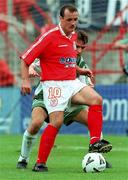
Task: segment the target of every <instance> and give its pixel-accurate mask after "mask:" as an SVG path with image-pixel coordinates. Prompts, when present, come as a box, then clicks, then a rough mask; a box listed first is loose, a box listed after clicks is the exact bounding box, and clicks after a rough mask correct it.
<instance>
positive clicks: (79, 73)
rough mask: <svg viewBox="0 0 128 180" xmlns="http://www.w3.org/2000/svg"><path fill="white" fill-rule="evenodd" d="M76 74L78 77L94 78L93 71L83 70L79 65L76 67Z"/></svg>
mask: <svg viewBox="0 0 128 180" xmlns="http://www.w3.org/2000/svg"><path fill="white" fill-rule="evenodd" d="M76 72H77V74H78V75H86V76H89V77H92V76H93V74H92V71H91V70H90V69H88V68H81V67H79V66H78V65H76Z"/></svg>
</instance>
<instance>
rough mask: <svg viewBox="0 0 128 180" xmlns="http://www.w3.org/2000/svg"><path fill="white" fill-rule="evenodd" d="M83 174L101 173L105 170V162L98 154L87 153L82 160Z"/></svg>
mask: <svg viewBox="0 0 128 180" xmlns="http://www.w3.org/2000/svg"><path fill="white" fill-rule="evenodd" d="M82 168H83V170H84V172H101V171H104V170H105V168H106V161H105V159H104V157H103V155H102V154H100V153H88V154H86V155H85V156H84V159H83V160H82Z"/></svg>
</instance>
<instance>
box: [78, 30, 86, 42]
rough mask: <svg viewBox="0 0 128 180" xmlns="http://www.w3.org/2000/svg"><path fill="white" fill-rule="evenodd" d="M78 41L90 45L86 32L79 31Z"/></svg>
mask: <svg viewBox="0 0 128 180" xmlns="http://www.w3.org/2000/svg"><path fill="white" fill-rule="evenodd" d="M77 39H78V40H81V41H83V42H84V43H85V44H86V43H88V35H87V33H86V32H85V31H84V30H77Z"/></svg>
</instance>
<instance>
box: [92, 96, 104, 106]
mask: <svg viewBox="0 0 128 180" xmlns="http://www.w3.org/2000/svg"><path fill="white" fill-rule="evenodd" d="M102 103H103V98H102V96H100V95H96V96H95V97H94V98H93V102H92V104H93V105H95V104H97V105H102Z"/></svg>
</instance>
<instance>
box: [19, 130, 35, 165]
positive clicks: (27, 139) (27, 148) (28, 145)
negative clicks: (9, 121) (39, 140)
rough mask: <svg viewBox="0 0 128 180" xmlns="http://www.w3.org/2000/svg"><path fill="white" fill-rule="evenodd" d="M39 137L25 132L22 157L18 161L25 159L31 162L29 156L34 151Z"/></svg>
mask: <svg viewBox="0 0 128 180" xmlns="http://www.w3.org/2000/svg"><path fill="white" fill-rule="evenodd" d="M36 137H37V135H31V134H30V133H29V132H28V131H27V130H26V131H25V132H24V135H23V140H22V146H21V155H20V157H19V159H18V161H19V162H20V161H22V160H23V159H25V160H26V161H27V162H28V160H29V155H30V152H31V150H32V146H33V144H34V143H35V140H36Z"/></svg>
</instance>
